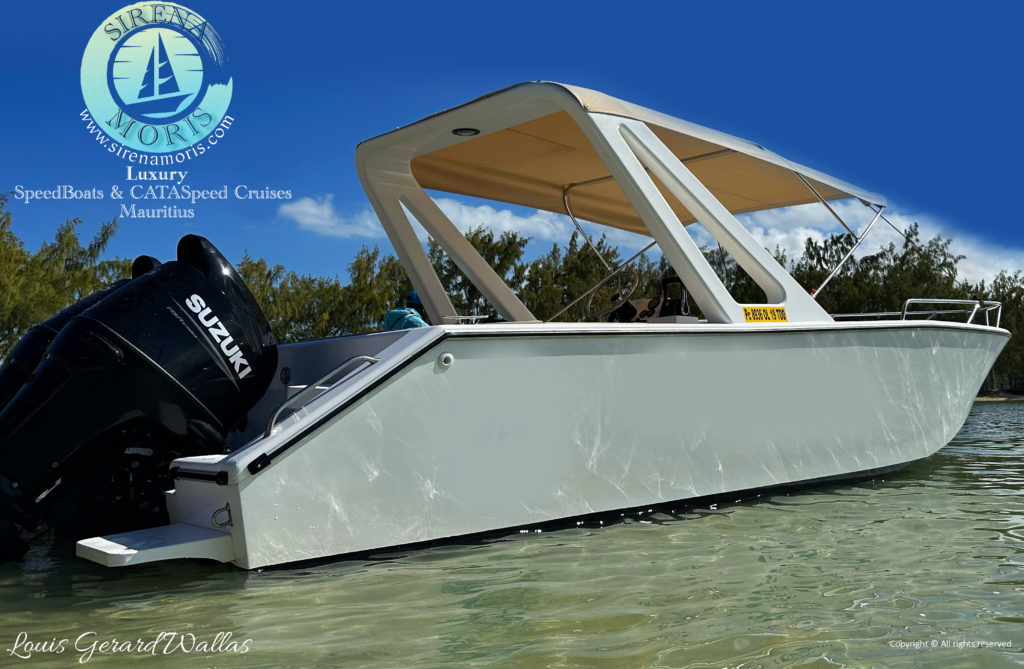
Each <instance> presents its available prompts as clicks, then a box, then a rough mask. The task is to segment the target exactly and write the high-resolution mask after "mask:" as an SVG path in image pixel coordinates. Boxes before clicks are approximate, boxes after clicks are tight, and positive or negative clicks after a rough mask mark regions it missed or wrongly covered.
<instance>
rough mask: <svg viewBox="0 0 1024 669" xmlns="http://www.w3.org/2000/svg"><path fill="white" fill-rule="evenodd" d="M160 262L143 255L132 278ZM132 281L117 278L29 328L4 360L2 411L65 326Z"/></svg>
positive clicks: (0, 372)
mask: <svg viewBox="0 0 1024 669" xmlns="http://www.w3.org/2000/svg"><path fill="white" fill-rule="evenodd" d="M159 265H160V261H159V260H157V259H156V258H153V257H151V256H139V257H138V258H136V259H135V262H133V263H132V278H133V279H135V278H137V277H139V276H142V275H143V274H145V273H146V272H148V271H149V270H151V269H153V268H154V267H158V266H159ZM128 281H129V279H121V280H120V281H115V282H114V283H112V284H110V285H109V286H107V287H105V288H101V289H100V290H97V291H96V292H94V293H92V294H90V295H88V296H86V297H83V298H82V299H80V300H79V301H77V302H75V303H74V304H72V305H71V306H70V307H68V308H67V309H65V310H64V311H61V312H60V313H58V314H57V315H56V316H53V317H52V318H49V319H48V320H46V321H43V322H42V323H40V324H39V325H35V326H33V327H31V328H29V331H28V332H27V333H26V334H25V336H24V337H22V338H21V341H19V342H18V345H17V346H15V347H14V349H13V350H11V353H10V355H8V356H7V358H6V359H5V360H4V364H3V365H2V366H0V411H2V410H3V408H4V407H5V406H7V403H8V402H10V401H11V398H13V397H14V396H15V395H16V394H17V393H18V391H19V390H21V387H22V386H23V385H25V384H26V383H28V381H29V379H31V378H32V372H34V371H35V369H36V367H38V366H39V363H40V362H41V361H42V359H43V356H44V355H45V354H46V349H47V348H49V346H50V342H52V341H53V339H54V337H56V336H57V333H59V332H60V331H61V328H63V327H64V326H65V325H67V324H68V321H70V320H71V319H72V318H74V317H75V316H77V315H78V314H80V313H82V312H83V311H85V310H86V309H88V308H89V307H91V306H92V305H94V304H96V303H98V302H99V301H100V300H102V299H104V298H105V297H107V296H108V295H110V294H111V293H113V292H114V291H115V290H117V289H118V288H120V287H121V286H124V285H126V284H127V283H128Z"/></svg>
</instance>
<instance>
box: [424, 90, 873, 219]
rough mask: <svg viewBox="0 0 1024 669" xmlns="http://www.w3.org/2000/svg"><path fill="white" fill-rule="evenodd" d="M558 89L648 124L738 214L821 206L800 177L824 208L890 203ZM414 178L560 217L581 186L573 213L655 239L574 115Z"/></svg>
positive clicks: (632, 110)
mask: <svg viewBox="0 0 1024 669" xmlns="http://www.w3.org/2000/svg"><path fill="white" fill-rule="evenodd" d="M558 86H561V87H562V88H564V89H565V90H567V91H569V92H570V93H571V94H572V95H573V96H574V97H575V99H576V100H577V101H578V102H579V104H580V105H581V107H583V109H585V110H586V111H589V112H594V113H603V114H614V115H617V116H623V117H627V118H632V119H636V120H639V121H642V122H644V123H646V124H647V125H648V126H649V127H650V128H651V130H652V131H653V132H654V133H655V134H656V135H657V136H658V138H659V139H661V141H662V142H664V143H665V145H666V146H667V147H668V148H669V149H670V150H671V151H672V153H674V154H675V156H676V157H677V158H679V159H680V160H681V161H682V162H683V163H684V164H685V165H686V166H687V167H688V168H689V169H690V170H691V171H692V172H693V173H694V175H695V176H697V178H698V179H700V180H701V182H702V183H703V184H704V185H705V186H706V187H707V188H708V189H709V190H710V191H711V192H712V194H714V196H715V197H716V198H718V200H719V201H721V202H722V204H723V205H725V207H726V208H728V209H729V211H730V212H732V213H734V214H739V213H745V212H752V211H759V210H763V209H774V208H776V207H785V206H789V205H795V204H804V203H809V202H816V201H818V199H817V197H816V196H815V195H814V193H812V192H811V191H810V189H808V188H807V186H806V185H805V184H804V183H803V182H802V181H801V180H800V179H799V178H798V177H797V176H796V174H794V172H799V173H800V174H801V175H803V176H804V177H805V178H806V179H807V180H808V181H809V182H810V183H811V184H812V185H813V186H814V188H815V189H816V190H817V191H818V192H819V193H820V194H821V196H822V197H824V198H825V199H826V200H836V199H841V198H848V197H857V198H860V199H861V200H863V201H865V202H869V203H872V204H878V205H884V203H885V200H884V198H882V197H880V196H878V195H876V194H874V193H869V192H867V191H864V190H862V189H859V188H856V187H854V186H852V185H850V184H847V183H844V182H842V181H840V180H838V179H834V178H832V177H829V176H827V175H825V174H821V173H820V172H817V171H815V170H811V169H809V168H806V167H803V166H801V165H797V164H795V163H791V162H789V161H787V160H786V159H784V158H782V157H781V156H779V155H777V154H775V153H772V152H771V151H768V150H767V149H765V148H763V147H761V146H760V145H758V144H754V143H753V142H749V141H747V140H743V139H740V138H737V137H733V136H731V135H727V134H725V133H720V132H717V131H715V130H711V129H709V128H704V127H702V126H698V125H696V124H692V123H688V122H686V121H682V120H680V119H676V118H673V117H671V116H667V115H665V114H661V113H659V112H655V111H652V110H649V109H645V108H643V107H639V106H637V105H633V104H631V103H628V102H625V101H623V100H618V99H616V98H613V97H610V96H607V95H604V94H603V93H598V92H596V91H590V90H588V89H583V88H578V87H573V86H565V85H562V84H558ZM492 95H493V94H492ZM470 104H472V103H470ZM412 171H413V175H414V176H415V178H416V180H417V181H418V182H419V184H420V185H421V186H422V187H423V188H425V189H433V190H439V191H445V192H451V193H458V194H461V195H468V196H473V197H481V198H486V199H489V200H497V201H501V202H508V203H512V204H519V205H523V206H527V207H534V208H537V209H543V210H547V211H553V212H557V213H565V205H564V202H563V191H564V190H565V188H566V187H567V186H570V185H573V184H579V185H576V186H573V187H572V188H571V191H570V192H571V199H570V204H571V207H572V211H573V213H574V214H575V215H576V216H577V217H578V218H582V219H585V220H589V221H593V222H595V223H601V224H604V225H609V226H612V227H616V228H620V229H623V230H629V231H631V232H637V233H640V234H647V229H646V227H645V226H644V224H643V222H642V221H641V220H640V217H639V216H638V215H637V213H636V212H635V211H634V209H633V207H632V206H631V205H630V203H629V202H628V201H627V199H626V196H625V195H624V194H623V192H622V191H621V190H620V189H619V187H618V185H616V183H615V182H614V181H613V180H611V179H610V178H609V173H608V169H607V167H605V165H604V163H603V162H602V160H601V158H600V157H599V156H598V154H597V152H596V151H595V150H594V148H593V147H592V146H591V144H590V142H589V141H588V140H587V138H586V136H585V135H584V134H583V131H582V130H580V128H579V126H578V125H577V124H576V122H575V121H574V120H573V118H572V117H571V116H570V115H569V113H568V112H566V111H556V112H554V113H550V114H548V115H546V116H541V117H539V118H535V119H533V120H530V121H527V122H525V123H520V124H518V125H515V126H513V127H509V128H505V129H503V130H498V131H496V132H491V133H487V134H484V135H481V136H479V137H474V138H471V139H468V140H465V141H461V142H458V143H456V144H452V145H450V146H447V147H444V148H441V149H438V150H435V151H431V152H429V153H425V154H422V155H419V156H416V157H415V158H413V160H412ZM659 187H660V185H659ZM662 194H663V195H665V197H666V200H667V201H668V202H669V203H670V204H671V205H672V207H673V209H674V210H675V212H676V214H677V215H678V217H679V219H680V220H681V221H682V222H683V223H692V222H693V221H694V218H693V216H692V215H690V213H689V212H687V211H686V210H685V209H684V208H683V207H682V205H680V204H679V203H678V202H677V201H676V200H675V199H674V198H673V197H671V196H670V195H669V194H668V192H667V191H666V190H665V189H664V188H662Z"/></svg>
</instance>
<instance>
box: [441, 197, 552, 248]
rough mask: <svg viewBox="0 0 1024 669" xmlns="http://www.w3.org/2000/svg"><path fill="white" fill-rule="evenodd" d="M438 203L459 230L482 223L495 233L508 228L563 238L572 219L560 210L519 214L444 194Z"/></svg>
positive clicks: (540, 236)
mask: <svg viewBox="0 0 1024 669" xmlns="http://www.w3.org/2000/svg"><path fill="white" fill-rule="evenodd" d="M435 202H437V206H438V207H440V209H441V211H443V212H444V214H445V216H447V217H448V218H449V219H451V222H452V223H454V224H455V227H457V228H458V229H459V230H461V231H462V232H466V231H467V230H471V229H473V228H478V227H480V226H481V225H482V226H484V227H485V228H487V229H489V230H493V231H494V232H496V233H502V232H505V231H508V230H511V231H514V232H518V233H519V234H520V235H524V236H526V237H532V238H533V239H535V240H540V241H546V242H551V241H562V240H566V239H568V238H569V236H570V235H571V234H572V223H571V222H570V221H569V219H568V218H567V217H565V216H563V215H561V214H555V213H552V212H550V211H541V210H540V209H535V210H534V211H533V213H532V214H529V215H526V216H521V215H519V214H516V213H514V212H513V211H511V210H509V209H495V208H494V207H492V206H490V205H488V204H481V205H470V204H466V203H464V202H459V201H458V200H453V199H451V198H447V197H441V198H437V199H436V200H435Z"/></svg>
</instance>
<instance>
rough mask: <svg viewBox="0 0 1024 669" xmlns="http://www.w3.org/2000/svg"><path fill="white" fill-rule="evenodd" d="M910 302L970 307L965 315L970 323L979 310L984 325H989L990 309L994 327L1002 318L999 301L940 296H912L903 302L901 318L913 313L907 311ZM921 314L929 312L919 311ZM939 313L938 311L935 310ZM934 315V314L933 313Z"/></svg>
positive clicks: (904, 318) (997, 325)
mask: <svg viewBox="0 0 1024 669" xmlns="http://www.w3.org/2000/svg"><path fill="white" fill-rule="evenodd" d="M912 304H959V305H962V306H965V307H971V309H970V312H971V314H970V316H968V317H967V322H968V323H971V322H973V321H974V317H975V316H976V315H977V314H978V312H979V311H981V312H982V313H983V314H985V325H991V322H990V321H989V313H990V312H992V311H995V312H996V325H995V326H996V327H999V322H1000V320H1002V315H1003V305H1002V303H1000V302H996V301H994V300H954V299H940V298H928V297H912V298H910V299H908V300H907V301H906V302H904V303H903V311H902V312H901V314H900V318H901V320H907V313H914V312H911V311H909V309H910V305H912ZM958 311H959V312H960V313H966V312H967V309H962V310H958ZM921 313H922V315H923V314H926V313H929V312H927V311H926V312H921ZM935 313H939V312H935ZM933 315H934V314H933Z"/></svg>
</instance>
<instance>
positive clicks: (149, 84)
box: [110, 26, 205, 123]
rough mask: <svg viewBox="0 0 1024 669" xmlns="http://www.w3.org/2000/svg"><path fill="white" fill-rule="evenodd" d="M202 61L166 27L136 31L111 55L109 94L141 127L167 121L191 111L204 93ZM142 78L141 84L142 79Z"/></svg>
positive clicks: (188, 43) (183, 39)
mask: <svg viewBox="0 0 1024 669" xmlns="http://www.w3.org/2000/svg"><path fill="white" fill-rule="evenodd" d="M203 73H204V68H203V59H202V57H201V55H200V53H199V50H198V49H196V48H195V45H194V44H193V43H192V40H190V39H188V38H187V37H186V36H185V35H183V34H182V33H180V32H178V31H176V30H172V29H170V28H167V27H162V26H153V27H151V28H149V29H144V30H137V31H135V32H133V33H132V34H131V35H130V36H129V37H128V39H126V40H125V41H124V42H123V43H122V44H121V45H120V48H118V49H117V50H116V51H115V53H114V58H113V60H112V62H111V77H110V79H111V83H112V84H113V86H112V89H113V90H112V91H111V92H112V93H115V94H116V96H117V97H119V98H120V100H121V102H122V104H119V105H118V106H119V107H120V108H121V109H123V110H124V112H125V113H126V114H128V115H129V116H131V117H132V118H134V119H136V120H138V121H141V122H143V123H169V122H172V121H175V120H177V119H179V118H182V117H184V116H185V115H187V114H188V113H189V112H191V111H192V109H194V107H195V106H194V105H191V104H189V103H190V102H194V101H197V100H198V99H200V98H201V97H202V96H201V95H199V93H201V92H202V90H203V89H204V84H205V81H204V79H205V77H204V76H203ZM140 78H141V81H140Z"/></svg>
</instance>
